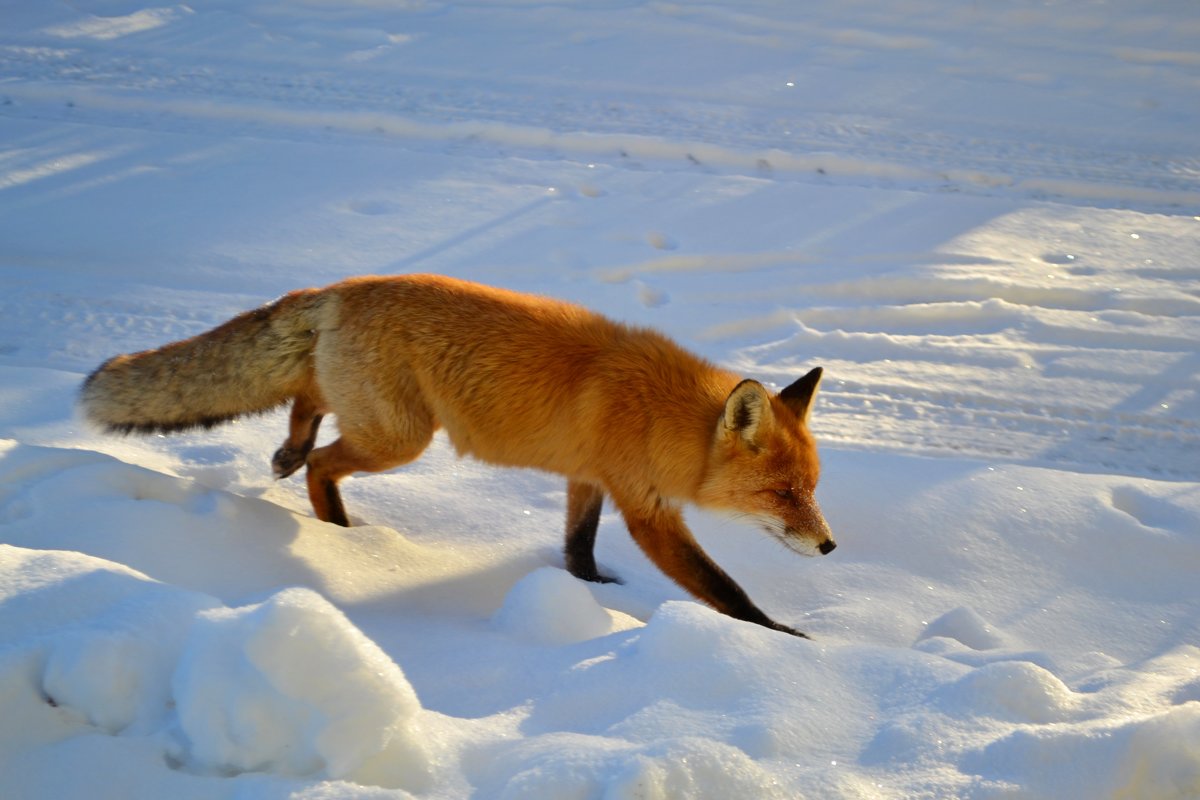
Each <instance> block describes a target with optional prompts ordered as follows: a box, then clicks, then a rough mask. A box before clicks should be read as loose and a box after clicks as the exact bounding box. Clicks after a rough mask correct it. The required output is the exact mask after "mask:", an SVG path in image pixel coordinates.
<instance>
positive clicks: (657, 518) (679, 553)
mask: <svg viewBox="0 0 1200 800" xmlns="http://www.w3.org/2000/svg"><path fill="white" fill-rule="evenodd" d="M623 513H624V515H625V523H626V524H627V525H628V526H629V533H630V534H631V535H632V536H633V540H634V541H635V542H637V543H638V546H639V547H641V548H642V551H643V552H644V553H645V554H646V555H647V557H649V559H650V560H651V561H653V562H654V563H655V565H657V566H658V568H659V569H661V570H662V571H663V572H664V573H666V575H667V577H669V578H671V579H672V580H673V581H675V582H676V583H677V584H679V585H680V586H682V587H683V588H684V589H686V590H687V591H689V592H690V593H691V594H692V595H693V596H694V597H696V598H697V599H699V600H701V601H703V602H705V603H707V604H708V605H710V606H712V607H713V608H714V609H716V610H717V611H720V612H721V613H722V614H727V615H729V616H731V617H734V618H736V619H741V620H745V621H747V622H753V623H756V624H758V625H762V626H764V627H767V628H771V629H772V630H777V631H783V632H784V633H790V634H792V635H793V636H800V637H802V638H805V639H807V638H809V636H808V635H807V634H805V633H802V632H801V631H798V630H796V629H795V628H791V627H788V626H787V625H783V624H782V623H779V622H776V621H775V620H773V619H771V618H770V617H768V616H767V615H766V614H765V613H763V611H762V610H761V609H760V608H759V607H758V606H756V605H754V603H753V601H751V600H750V598H749V596H748V595H747V594H746V593H745V591H743V590H742V587H740V586H738V585H737V583H736V582H735V581H734V580H733V578H731V577H729V575H728V574H726V572H725V570H723V569H721V568H720V567H719V566H717V565H716V563H715V562H713V560H712V559H711V558H709V557H708V555H707V554H706V553H705V552H704V551H703V550H702V549H701V548H700V545H699V544H698V543H697V542H696V540H695V538H694V537H693V536H692V532H691V531H689V530H688V529H687V526H686V525H684V523H683V516H682V515H681V514H680V513H679V511H678V510H677V509H674V508H670V507H666V506H662V507H659V508H657V509H655V510H654V511H652V512H650V513H644V514H643V513H631V512H629V511H623Z"/></svg>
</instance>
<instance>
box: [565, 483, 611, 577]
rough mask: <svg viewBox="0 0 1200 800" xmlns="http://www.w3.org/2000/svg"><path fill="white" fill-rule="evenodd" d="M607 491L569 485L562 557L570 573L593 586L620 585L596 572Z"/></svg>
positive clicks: (584, 484) (587, 486) (591, 485)
mask: <svg viewBox="0 0 1200 800" xmlns="http://www.w3.org/2000/svg"><path fill="white" fill-rule="evenodd" d="M603 504H604V490H602V489H601V488H600V487H599V486H595V485H593V484H590V483H583V482H580V481H568V482H567V542H566V547H565V548H564V551H563V555H564V556H565V558H566V562H567V571H568V572H570V573H571V574H572V575H574V576H575V577H576V578H579V579H580V580H585V581H592V582H593V583H620V582H621V581H619V580H617V579H616V578H613V577H610V576H608V575H603V574H601V572H600V570H599V569H597V568H596V553H595V548H596V529H597V527H599V525H600V508H601V506H602V505H603Z"/></svg>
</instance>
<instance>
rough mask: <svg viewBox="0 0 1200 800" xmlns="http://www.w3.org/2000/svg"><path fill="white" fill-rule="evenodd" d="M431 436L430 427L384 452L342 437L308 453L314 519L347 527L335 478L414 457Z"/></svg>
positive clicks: (386, 467) (378, 469) (379, 469)
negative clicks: (412, 438) (416, 437)
mask: <svg viewBox="0 0 1200 800" xmlns="http://www.w3.org/2000/svg"><path fill="white" fill-rule="evenodd" d="M432 439H433V428H432V426H430V428H429V430H428V431H427V432H425V433H424V435H423V436H422V437H420V438H418V439H414V440H410V441H409V442H407V443H406V445H405V446H404V447H402V448H398V449H395V450H392V451H390V452H388V453H387V454H386V455H379V454H376V453H372V452H371V451H370V450H368V449H367V448H362V447H358V446H355V445H354V444H353V443H352V442H351V441H350V440H348V439H347V438H346V437H345V436H342V438H340V439H338V440H336V441H334V442H333V443H332V444H328V445H326V446H325V447H318V448H317V449H315V450H313V451H312V452H311V453H309V454H308V471H307V473H306V478H307V481H308V499H309V502H311V503H312V507H313V512H314V513H315V514H316V515H317V519H320V520H324V521H325V522H332V523H334V524H335V525H341V526H342V527H344V528H349V527H350V518H349V517H348V516H347V515H346V506H345V505H344V504H343V503H342V494H341V492H340V491H339V490H338V481H340V480H341V479H342V478H344V477H346V476H347V475H350V474H351V473H354V472H383V471H384V470H388V469H391V468H392V467H398V466H400V465H402V464H407V463H408V462H410V461H412V460H414V459H415V458H416V457H417V456H419V455H421V453H422V451H424V450H425V448H426V447H427V446H428V445H429V442H430V441H431V440H432Z"/></svg>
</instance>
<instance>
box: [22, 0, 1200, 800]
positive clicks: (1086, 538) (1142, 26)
mask: <svg viewBox="0 0 1200 800" xmlns="http://www.w3.org/2000/svg"><path fill="white" fill-rule="evenodd" d="M1197 41H1200V10H1198V9H1197V8H1196V7H1194V4H1190V3H1158V4H1145V3H1136V2H1132V1H1131V2H1117V3H1111V2H1110V3H1107V4H1105V5H1104V6H1103V9H1100V8H1099V7H1097V6H1095V5H1094V4H1093V3H1090V2H1084V0H1065V1H1064V2H1057V3H1054V4H1050V5H1046V4H1043V3H1032V2H1031V3H1024V2H1018V3H1004V4H980V3H960V2H949V0H945V1H944V2H943V0H930V1H929V2H918V0H900V1H899V2H882V0H862V1H861V2H855V3H849V4H847V3H834V2H828V3H793V4H787V3H768V2H757V1H750V2H714V3H705V4H672V3H659V2H653V3H651V2H646V3H642V2H630V3H620V4H608V3H585V4H581V3H561V2H554V1H553V0H551V2H541V3H536V4H528V3H524V2H518V0H501V2H488V3H475V4H444V3H439V2H432V1H430V0H425V1H423V2H422V1H417V2H396V3H376V2H370V3H342V2H338V3H333V2H323V1H322V0H315V1H312V2H304V3H290V2H279V1H277V0H250V1H249V2H238V3H231V2H221V1H220V0H218V1H217V2H202V3H190V4H187V5H174V6H146V5H144V4H139V3H137V2H134V1H132V0H106V2H92V1H91V0H85V2H76V3H71V4H49V3H26V4H12V3H10V4H8V6H7V7H6V9H5V11H4V13H3V25H0V65H2V69H0V242H3V246H2V247H0V285H2V286H3V291H2V292H0V312H2V313H0V798H4V799H5V800H9V798H12V799H13V800H32V799H33V798H38V799H39V800H41V799H43V798H56V799H58V798H62V799H63V800H93V799H94V798H113V800H117V799H118V798H119V799H120V800H131V799H132V800H136V799H137V798H145V800H151V798H153V799H154V800H159V799H160V798H164V797H170V798H183V799H184V800H187V799H188V798H197V799H199V798H204V799H205V800H208V799H209V798H231V799H232V798H236V799H237V800H274V799H275V798H303V799H305V800H318V799H323V798H339V799H340V798H371V800H376V799H377V798H411V797H417V798H462V797H479V798H514V799H515V798H521V800H527V799H528V798H535V799H536V798H546V799H547V800H561V799H562V798H606V799H608V800H615V799H617V798H663V799H664V800H665V799H666V798H713V799H714V800H718V799H719V800H726V799H727V798H743V797H745V798H772V797H778V798H800V797H808V798H822V799H824V798H847V799H849V798H855V799H858V798H898V797H899V798H948V797H969V798H1011V797H1021V798H1045V799H1046V800H1050V799H1051V798H1053V799H1054V800H1062V799H1063V798H1072V799H1073V798H1081V799H1086V800H1094V799H1095V798H1139V800H1165V799H1166V798H1179V799H1180V800H1182V799H1183V798H1195V797H1200V648H1198V646H1197V645H1198V644H1200V456H1198V455H1197V454H1198V453H1200V349H1198V344H1197V343H1198V342H1200V216H1198V215H1200V139H1198V138H1197V136H1196V131H1197V130H1200V106H1197V103H1196V97H1197V87H1198V86H1200V54H1198V53H1197V50H1196V42H1197ZM409 271H428V272H441V273H446V274H451V275H457V276H460V277H465V278H470V279H475V280H480V281H484V282H489V283H494V284H499V285H503V286H507V287H510V288H514V289H518V290H524V291H535V292H541V293H545V294H550V295H554V296H557V297H562V298H567V299H572V300H576V301H579V302H583V303H585V304H587V305H589V306H591V307H593V308H596V309H597V310H600V311H603V312H605V313H607V314H609V315H611V316H613V317H616V318H619V319H623V320H626V321H629V322H633V323H637V324H646V325H652V326H654V327H657V328H659V329H662V330H664V331H666V332H667V333H669V334H671V335H672V336H674V337H676V338H677V339H679V340H680V341H682V342H683V343H684V344H686V345H687V346H689V347H691V348H692V349H694V350H697V351H699V352H701V353H703V354H704V355H705V356H707V357H709V358H711V359H713V360H715V361H718V362H721V363H722V364H725V365H728V366H730V367H731V368H734V369H737V370H739V371H741V372H744V373H745V374H747V375H750V376H754V377H757V378H759V379H761V380H764V381H768V382H772V381H773V382H775V383H776V384H778V385H785V384H786V382H789V381H790V380H792V379H794V377H795V376H796V375H798V374H801V373H802V372H803V371H806V370H807V369H809V368H811V367H812V366H813V365H816V364H821V365H823V366H824V367H825V369H826V373H825V374H826V378H827V379H826V381H825V385H824V386H823V388H822V393H821V395H820V396H819V398H818V401H817V405H816V408H815V411H814V415H813V427H814V431H815V433H816V434H817V436H818V438H819V440H820V442H821V443H822V448H823V473H822V474H823V477H822V482H821V484H820V486H819V488H818V495H819V499H820V502H821V504H822V507H823V508H824V510H825V512H826V515H827V516H828V518H829V521H830V524H831V525H832V527H833V529H834V531H835V533H836V535H837V537H838V542H839V548H838V550H837V551H836V553H834V554H832V555H831V556H829V557H826V558H822V559H816V560H801V559H799V558H797V557H795V556H794V555H792V554H789V553H786V552H784V551H782V550H781V549H780V548H779V547H778V545H777V544H775V543H774V542H771V541H769V540H766V539H764V538H763V537H762V536H761V534H759V533H758V532H757V531H756V530H754V529H751V528H748V527H746V526H744V525H742V524H741V523H738V522H737V521H733V520H724V519H718V518H714V517H710V516H708V515H706V514H703V513H699V512H693V511H689V521H690V523H691V524H692V527H693V528H694V530H695V532H696V534H697V537H698V539H699V540H700V541H701V542H702V544H703V545H704V547H705V548H706V549H707V550H708V551H709V552H710V553H711V554H712V555H713V557H714V558H715V560H716V561H717V562H718V563H720V564H721V565H722V566H723V567H725V568H726V569H727V570H728V571H729V572H730V573H731V574H733V575H734V576H735V577H736V579H737V580H738V581H739V582H740V583H741V584H742V585H743V586H744V587H745V588H746V589H747V591H748V592H749V594H750V595H751V596H752V597H753V598H755V600H756V601H757V602H758V603H759V604H760V605H761V606H762V607H763V608H764V610H766V611H768V613H770V614H771V615H772V616H773V617H775V618H777V619H779V620H780V621H782V622H785V623H788V624H792V625H795V626H796V627H798V628H800V629H803V630H805V631H807V632H809V633H810V634H812V635H813V636H814V637H815V640H814V641H812V642H808V641H802V640H798V639H795V638H792V637H789V636H786V635H783V634H779V633H776V632H773V631H768V630H766V629H763V628H760V627H757V626H753V625H748V624H744V623H741V622H737V621H735V620H732V619H729V618H727V617H723V616H721V615H718V614H716V613H714V612H712V611H710V610H708V609H706V608H704V607H702V606H700V605H698V604H697V603H695V602H694V601H692V600H691V599H690V598H688V597H687V596H686V595H685V594H684V593H683V592H682V591H681V590H679V589H678V588H676V587H674V586H673V585H672V584H671V583H670V582H669V581H668V580H667V579H666V578H664V577H663V576H662V575H661V574H659V573H658V572H657V571H656V570H655V569H654V568H653V567H652V566H651V565H650V564H649V562H647V561H646V560H645V559H644V558H643V557H642V556H641V554H640V553H639V552H638V551H637V549H636V547H635V546H634V545H633V544H632V542H631V541H630V540H629V537H628V535H627V534H626V532H625V530H624V528H623V525H622V523H621V520H620V518H619V516H618V515H616V514H613V513H611V512H610V511H608V510H607V509H606V513H605V515H604V517H603V519H602V523H601V528H600V534H599V539H598V558H599V561H600V563H601V564H602V566H603V568H604V569H605V571H607V572H611V573H614V574H616V575H619V576H620V577H621V578H622V580H623V581H624V583H622V584H606V585H589V584H584V583H581V582H579V581H577V580H575V579H574V578H572V577H571V576H570V575H568V574H567V573H566V572H565V571H564V570H563V562H562V557H561V555H560V553H559V547H560V541H561V533H560V528H561V525H562V517H563V506H564V502H565V497H564V486H563V483H562V481H561V480H559V479H557V478H553V477H551V476H545V475H540V474H536V473H529V472H514V471H503V470H496V469H493V468H489V467H486V466H483V465H480V464H476V463H474V462H470V461H461V460H458V459H456V458H455V457H454V455H453V453H452V452H451V449H450V448H449V447H448V445H447V444H446V442H445V441H444V440H442V439H441V438H439V439H438V440H437V441H435V443H434V445H433V447H431V449H430V451H429V452H428V453H426V454H425V455H424V457H423V458H422V459H421V460H420V461H418V462H416V463H415V464H412V465H410V466H408V467H406V468H404V469H401V470H397V471H395V472H392V473H389V474H386V475H378V476H370V477H363V478H351V479H348V480H347V481H346V483H345V495H346V501H347V506H348V508H349V510H350V514H351V516H352V518H353V520H354V521H355V522H356V523H358V524H356V526H355V527H353V528H350V529H342V528H335V527H332V526H329V525H325V524H323V523H320V522H317V521H316V520H314V519H313V518H312V516H311V512H310V510H309V507H308V502H307V498H306V497H305V496H304V490H303V482H302V481H301V480H295V479H291V480H286V481H281V482H276V481H274V480H272V478H271V473H270V468H269V463H268V459H269V457H270V454H271V453H272V452H273V451H274V449H275V448H276V447H277V446H278V445H279V442H280V440H281V439H282V436H283V432H284V427H285V417H284V415H283V414H272V415H267V416H264V417H261V418H255V419H249V420H244V421H240V422H238V423H237V424H234V425H230V426H227V427H224V428H219V429H216V430H214V431H211V432H207V433H203V434H194V435H192V434H189V435H183V436H178V437H148V438H127V439H122V438H113V437H106V436H102V435H100V434H98V433H97V432H96V431H94V430H91V429H88V428H87V427H86V426H84V425H82V424H81V423H80V422H79V421H78V419H77V418H76V417H75V415H74V409H73V405H74V400H75V396H76V392H77V390H78V386H79V384H80V382H81V381H82V379H83V377H84V376H85V375H86V374H87V373H88V371H90V370H91V369H93V368H95V366H97V365H98V364H99V363H100V362H101V361H103V360H104V359H105V358H107V357H109V356H111V355H113V354H115V353H118V352H128V351H135V350H140V349H144V348H147V347H154V346H157V345H160V344H163V343H165V342H167V341H170V340H173V339H178V338H181V337H184V336H190V335H192V334H195V333H198V332H200V331H202V330H205V329H207V328H210V327H212V326H214V325H216V324H218V323H220V322H222V321H224V320H225V319H227V318H229V317H230V316H233V315H234V314H236V313H238V312H240V311H243V310H245V309H247V308H251V307H254V306H256V305H259V304H261V303H264V302H267V301H269V300H270V299H272V298H274V297H276V296H278V295H279V294H281V293H283V292H285V291H288V290H290V289H294V288H297V287H300V286H311V285H320V284H324V283H328V282H331V281H333V280H337V279H339V278H341V277H344V276H347V275H352V274H359V273H369V272H382V273H400V272H409ZM331 422H332V421H331ZM327 428H328V429H327V430H326V431H325V436H331V435H333V434H334V432H335V428H336V426H335V425H333V424H329V425H328V426H327ZM613 435H614V436H616V435H620V428H619V425H616V424H614V428H613Z"/></svg>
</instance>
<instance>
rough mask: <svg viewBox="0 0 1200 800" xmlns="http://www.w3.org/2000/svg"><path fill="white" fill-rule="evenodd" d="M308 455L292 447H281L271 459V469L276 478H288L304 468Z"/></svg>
mask: <svg viewBox="0 0 1200 800" xmlns="http://www.w3.org/2000/svg"><path fill="white" fill-rule="evenodd" d="M307 457H308V454H307V453H302V452H301V451H299V450H293V449H292V448H290V447H281V448H279V449H278V450H276V451H275V455H273V456H272V457H271V469H272V470H273V471H274V472H275V477H276V478H286V477H287V476H289V475H291V474H292V473H293V472H295V471H296V470H298V469H300V468H301V467H303V466H304V462H305V460H306V459H307Z"/></svg>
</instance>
